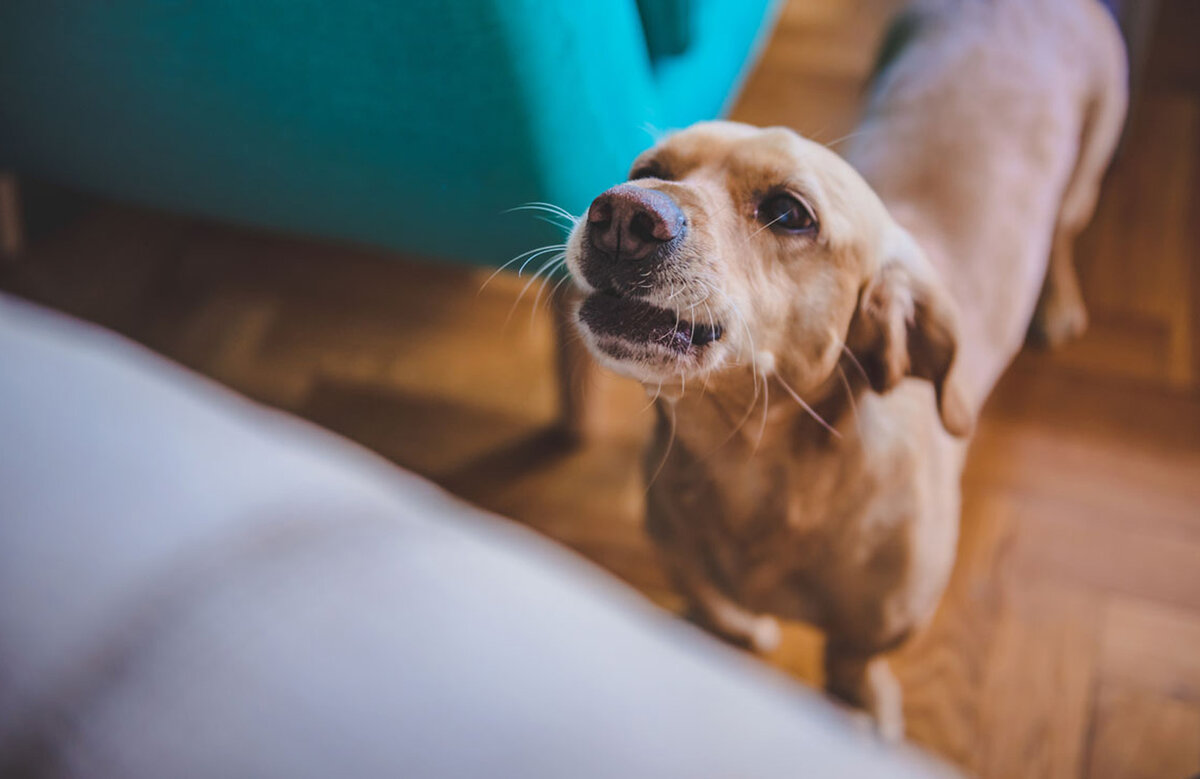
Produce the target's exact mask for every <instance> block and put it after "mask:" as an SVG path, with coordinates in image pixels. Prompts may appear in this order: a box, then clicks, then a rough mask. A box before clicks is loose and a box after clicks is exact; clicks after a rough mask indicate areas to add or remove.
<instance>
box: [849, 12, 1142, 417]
mask: <svg viewBox="0 0 1200 779" xmlns="http://www.w3.org/2000/svg"><path fill="white" fill-rule="evenodd" d="M1125 67H1126V66H1125V55H1124V49H1123V45H1122V43H1121V39H1120V34H1119V32H1118V30H1117V28H1116V25H1115V23H1114V21H1113V19H1112V17H1111V15H1110V13H1109V12H1108V11H1107V9H1105V8H1104V7H1103V6H1102V5H1101V4H1100V2H1099V0H921V1H920V2H917V3H915V4H914V5H913V6H912V7H911V8H910V9H909V10H907V11H906V12H905V13H904V14H903V15H902V16H901V17H899V19H898V20H897V22H896V24H895V25H894V26H893V28H892V32H891V33H890V34H889V36H888V39H887V41H886V43H885V46H884V51H883V56H882V58H881V63H880V66H879V68H878V69H877V72H876V75H875V79H874V82H873V84H872V88H871V90H872V95H871V100H870V104H869V107H868V110H867V115H866V118H865V120H864V121H863V123H862V125H861V127H860V128H859V131H858V132H857V133H855V135H854V136H853V138H852V139H851V142H850V146H849V148H848V150H847V157H848V159H849V160H850V161H851V162H852V163H853V164H854V165H855V167H857V168H858V169H859V171H860V172H861V173H862V174H863V175H864V177H865V178H866V179H867V180H868V181H869V182H870V183H871V185H872V186H873V187H874V188H875V190H876V192H878V193H879V195H880V197H881V198H882V199H883V201H884V202H885V203H886V204H887V206H888V207H889V209H890V210H891V211H892V214H893V215H894V216H895V217H896V219H897V220H898V221H899V222H900V223H901V224H903V225H904V226H905V227H907V228H908V229H909V230H910V232H912V233H913V235H914V236H915V237H916V238H917V240H918V241H919V242H920V243H921V244H922V246H923V248H924V249H925V250H926V252H927V253H928V254H929V256H930V259H931V261H932V262H933V263H934V264H935V265H936V266H937V267H938V269H939V270H940V271H941V273H942V275H943V278H944V279H945V282H946V284H947V286H948V287H949V289H950V290H951V292H952V294H953V295H954V296H955V298H956V299H957V300H958V302H959V305H960V307H961V308H962V329H963V333H962V344H961V346H962V348H961V351H960V354H961V356H962V360H963V364H962V366H961V367H962V369H963V378H964V381H965V383H966V386H967V388H968V391H969V393H970V395H971V396H972V399H973V400H974V401H976V402H977V403H982V401H983V399H984V398H985V397H986V395H987V393H988V392H989V391H990V389H991V387H992V385H993V384H994V382H995V380H996V379H997V378H998V377H999V374H1000V373H1001V371H1003V369H1004V367H1005V366H1006V365H1007V364H1008V362H1009V360H1010V359H1011V358H1012V356H1013V355H1014V354H1015V352H1016V351H1017V349H1019V348H1020V346H1021V343H1022V342H1023V340H1024V337H1025V334H1026V330H1027V328H1028V325H1029V322H1030V319H1031V318H1032V316H1033V313H1034V308H1035V304H1036V303H1037V301H1038V293H1039V291H1040V290H1041V288H1042V284H1043V280H1044V279H1046V278H1047V262H1048V258H1049V257H1050V256H1051V253H1052V247H1053V248H1054V250H1055V251H1056V252H1057V251H1059V250H1060V246H1066V247H1067V248H1066V250H1065V251H1067V253H1068V261H1069V244H1070V240H1071V239H1073V238H1074V235H1075V233H1077V232H1078V230H1079V229H1080V228H1081V227H1082V226H1083V224H1084V223H1085V222H1086V221H1087V219H1088V218H1090V216H1091V212H1092V210H1093V208H1094V205H1095V199H1096V192H1097V189H1098V186H1099V179H1100V176H1101V175H1102V173H1103V170H1104V168H1105V167H1106V166H1107V164H1108V160H1109V158H1110V156H1111V154H1112V151H1113V148H1114V146H1115V144H1116V141H1117V138H1118V137H1119V134H1120V129H1121V124H1122V121H1123V118H1124V113H1125V89H1126V87H1125Z"/></svg>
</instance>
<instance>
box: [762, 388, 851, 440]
mask: <svg viewBox="0 0 1200 779" xmlns="http://www.w3.org/2000/svg"><path fill="white" fill-rule="evenodd" d="M775 379H776V380H777V381H778V382H779V384H780V386H781V387H783V388H784V389H785V390H787V393H788V394H789V395H791V396H792V400H794V401H796V402H797V403H798V404H800V408H802V409H804V410H805V411H807V412H808V415H809V416H810V417H812V418H813V419H815V420H817V423H818V424H820V425H821V427H823V428H825V429H826V430H828V431H829V433H830V434H831V435H833V436H835V437H836V438H841V437H842V434H841V433H839V432H838V431H837V430H836V429H835V428H834V427H833V426H832V425H830V424H829V423H828V422H826V421H825V420H824V419H822V418H821V415H820V414H818V413H817V412H816V410H814V409H813V407H812V406H810V405H808V403H806V402H805V401H804V398H802V397H800V395H799V394H798V393H797V392H796V390H794V389H792V386H791V385H790V384H788V383H787V382H786V381H784V380H783V377H782V376H780V375H779V374H778V373H776V374H775Z"/></svg>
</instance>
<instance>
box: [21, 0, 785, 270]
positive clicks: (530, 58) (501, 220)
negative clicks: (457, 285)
mask: <svg viewBox="0 0 1200 779" xmlns="http://www.w3.org/2000/svg"><path fill="white" fill-rule="evenodd" d="M777 5H778V2H777V1H776V0H638V2H635V0H543V1H542V2H537V1H536V0H457V1H456V0H441V1H436V0H386V1H385V0H346V1H345V2H335V1H334V0H105V1H104V2H96V1H95V0H4V2H0V169H8V170H9V171H14V172H16V173H17V174H18V175H20V176H34V177H38V178H41V179H47V180H50V181H53V182H56V183H60V184H65V185H68V186H71V187H73V188H76V189H80V190H83V191H89V192H94V193H98V194H102V195H105V196H109V197H114V198H118V199H122V200H127V201H132V202H136V203H142V204H146V205H151V206H155V207H159V208H164V209H168V210H173V211H179V212H183V213H191V214H199V215H204V216H209V217H215V218H218V219H221V220H228V221H233V222H239V223H244V224H252V225H258V226H263V227H268V228H271V229H279V230H284V231H290V232H300V233H305V234H310V235H318V236H323V237H328V238H335V239H348V240H352V241H356V242H361V243H367V244H374V245H380V246H385V247H390V248H394V249H399V250H403V251H406V252H409V253H413V254H417V255H423V256H428V257H445V258H450V259H456V260H462V261H467V262H474V263H484V264H497V263H499V262H502V261H504V260H505V259H507V258H508V257H510V256H512V255H513V254H515V253H517V252H520V251H522V250H524V249H527V248H529V247H531V246H535V245H538V244H539V243H543V242H546V241H547V240H548V239H551V238H553V237H554V236H555V235H557V233H555V232H554V231H553V229H552V228H550V227H549V226H547V225H544V224H542V223H541V222H539V221H537V220H536V219H534V218H532V216H531V215H529V214H527V213H510V212H507V209H509V208H511V207H513V206H516V205H519V204H522V203H526V202H530V201H546V202H551V203H555V204H558V205H561V206H563V207H565V208H566V209H568V210H570V211H571V212H572V213H580V212H581V211H582V210H583V209H585V208H586V207H587V204H588V202H589V201H590V199H591V198H592V197H594V196H595V195H596V194H597V193H598V192H600V191H602V190H603V189H605V188H606V187H608V186H610V185H612V184H613V183H615V182H617V181H619V180H620V179H621V178H623V176H624V174H625V172H626V169H627V166H628V165H629V163H630V161H631V160H632V158H633V157H634V156H635V154H636V153H637V152H638V151H639V150H641V149H643V148H645V147H646V146H647V145H649V143H650V142H651V141H652V137H651V134H652V133H653V132H654V131H655V130H656V129H667V128H672V127H679V126H683V125H686V124H689V123H691V122H693V121H696V120H699V119H704V118H711V117H715V116H718V115H720V114H721V113H722V112H723V111H724V110H725V109H726V108H727V107H728V105H729V102H730V99H731V96H732V95H733V94H734V93H735V91H736V88H737V86H738V85H739V83H740V81H741V79H742V78H743V77H744V75H745V74H746V72H747V69H748V67H749V65H750V64H751V63H752V61H753V57H754V54H755V52H756V50H757V48H758V47H759V45H760V44H761V42H762V41H763V39H764V38H765V35H766V33H767V32H768V31H769V29H770V21H771V20H772V18H773V15H774V10H775V7H776V6H777Z"/></svg>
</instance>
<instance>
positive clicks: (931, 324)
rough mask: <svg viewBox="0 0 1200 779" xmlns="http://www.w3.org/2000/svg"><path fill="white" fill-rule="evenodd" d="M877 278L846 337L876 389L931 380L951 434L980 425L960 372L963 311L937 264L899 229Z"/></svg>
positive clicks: (862, 298) (864, 295) (967, 431)
mask: <svg viewBox="0 0 1200 779" xmlns="http://www.w3.org/2000/svg"><path fill="white" fill-rule="evenodd" d="M891 229H892V230H894V233H893V234H890V235H889V236H888V240H887V241H886V246H885V249H884V256H883V258H882V261H881V263H880V265H879V268H878V270H877V271H876V274H875V276H874V277H873V278H872V279H871V280H870V281H869V282H867V284H866V285H865V286H864V287H863V289H862V291H861V292H860V294H859V299H858V309H857V310H856V311H855V312H854V319H853V320H852V322H851V324H850V333H849V337H848V338H847V339H846V340H847V341H848V342H849V344H850V345H851V348H853V349H854V351H855V353H856V354H857V355H858V357H859V361H860V362H861V363H862V365H863V368H864V370H865V372H866V374H867V378H868V380H869V381H870V383H871V388H872V389H874V390H875V391H876V392H886V391H888V390H890V389H891V388H892V387H894V386H896V384H898V383H899V382H900V380H901V379H902V378H904V377H905V376H916V377H918V378H922V379H928V380H929V381H930V382H932V383H933V386H934V389H935V390H936V392H937V404H938V412H939V414H940V415H941V418H942V425H943V426H944V427H945V428H946V430H947V432H949V433H951V434H952V435H956V436H966V435H969V434H970V432H971V428H972V426H973V424H974V419H973V415H972V413H971V410H970V407H969V405H968V403H967V401H966V397H965V395H964V393H963V390H962V387H961V386H960V385H959V382H958V380H957V376H956V372H955V356H956V353H957V351H958V312H957V309H956V308H955V305H954V301H953V300H952V299H951V298H950V295H949V293H947V292H946V290H945V289H944V288H943V287H942V285H941V282H940V281H939V280H938V278H937V274H936V272H935V271H934V269H933V266H931V265H930V264H929V260H928V259H926V257H925V254H924V252H922V251H921V249H920V247H919V246H917V243H916V241H914V240H913V238H912V236H910V235H909V234H908V232H907V231H905V230H904V229H903V228H901V227H899V226H893V227H892V228H891Z"/></svg>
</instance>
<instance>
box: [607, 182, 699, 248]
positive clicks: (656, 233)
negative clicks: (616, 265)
mask: <svg viewBox="0 0 1200 779" xmlns="http://www.w3.org/2000/svg"><path fill="white" fill-rule="evenodd" d="M587 218H588V233H589V235H590V238H591V241H592V245H593V246H595V247H596V248H597V249H599V250H600V251H602V252H604V253H605V254H607V255H609V256H611V257H612V258H613V259H629V260H643V259H645V258H646V257H648V256H649V255H650V253H651V252H653V251H654V250H655V249H657V248H658V247H659V246H661V245H663V244H664V243H666V242H667V241H670V240H672V239H674V238H678V237H679V236H681V235H683V232H684V230H685V229H686V228H687V218H686V217H685V216H684V215H683V211H681V210H680V209H679V206H678V205H676V204H675V201H674V200H672V199H671V196H670V195H668V194H666V193H664V192H659V191H657V190H653V189H646V188H644V187H638V186H634V185H633V184H621V185H619V186H615V187H613V188H612V189H610V190H608V191H607V192H605V193H604V194H602V195H601V196H600V197H598V198H596V199H595V200H593V201H592V205H591V207H590V208H588V217H587Z"/></svg>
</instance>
